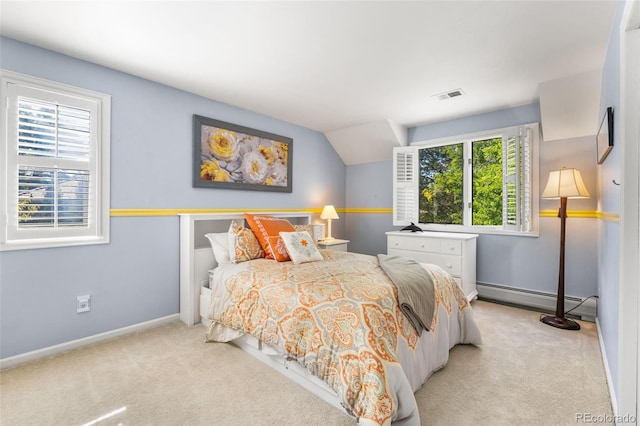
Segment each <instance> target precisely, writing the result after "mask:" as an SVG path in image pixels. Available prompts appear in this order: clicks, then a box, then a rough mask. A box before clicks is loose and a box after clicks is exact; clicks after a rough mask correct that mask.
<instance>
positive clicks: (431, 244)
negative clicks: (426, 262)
mask: <svg viewBox="0 0 640 426" xmlns="http://www.w3.org/2000/svg"><path fill="white" fill-rule="evenodd" d="M387 244H388V245H389V247H388V248H389V249H397V250H415V251H422V252H430V253H443V254H453V255H457V256H460V255H461V254H462V241H459V240H449V239H439V238H416V237H399V236H395V235H391V236H389V239H388V241H387Z"/></svg>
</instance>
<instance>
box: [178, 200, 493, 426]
mask: <svg viewBox="0 0 640 426" xmlns="http://www.w3.org/2000/svg"><path fill="white" fill-rule="evenodd" d="M263 215H265V216H267V215H268V216H271V217H273V218H279V219H286V220H287V221H288V222H290V223H291V224H293V225H299V226H302V225H305V224H309V222H310V219H311V215H310V214H308V213H298V214H284V213H264V214H263ZM180 223H181V233H180V235H181V237H180V238H181V250H180V252H181V280H180V281H181V286H180V290H181V300H180V306H181V312H180V315H181V318H182V319H183V321H184V322H185V323H187V324H194V323H197V322H202V323H203V325H204V326H205V327H206V340H207V341H215V342H232V343H234V344H236V345H237V346H239V347H240V348H242V349H243V350H245V351H247V352H249V353H250V354H251V355H253V356H255V357H256V358H258V359H260V360H262V361H263V362H265V363H266V364H268V365H270V366H271V367H273V368H276V369H278V370H279V371H280V372H281V373H283V374H285V375H286V376H287V377H289V378H291V379H292V380H294V381H296V382H297V383H299V384H301V385H302V386H304V387H305V388H306V389H308V390H310V391H312V392H313V393H315V394H316V395H318V396H320V397H321V398H323V399H324V400H325V401H327V402H329V403H331V404H332V405H334V406H335V407H337V408H339V409H341V410H343V411H345V412H346V413H347V414H349V415H351V416H352V417H353V418H354V419H355V420H357V422H358V423H359V424H365V425H368V424H372V425H373V424H390V423H393V424H416V425H418V424H420V416H419V413H418V408H417V404H416V401H415V398H414V396H413V393H414V392H415V391H417V390H418V389H419V388H420V387H421V386H422V384H423V383H424V382H425V381H426V380H427V378H428V377H429V376H430V375H431V374H433V373H434V372H435V371H437V370H438V369H440V368H442V367H444V366H445V364H446V362H447V360H448V356H449V350H450V349H451V348H452V347H453V346H454V345H456V344H459V343H465V344H480V343H481V338H480V333H479V330H478V328H477V326H476V324H475V322H474V320H473V312H472V310H471V307H470V305H469V303H468V301H467V299H466V297H465V295H464V293H463V292H462V290H461V289H460V288H459V287H458V286H457V284H456V283H455V281H454V280H453V278H452V277H451V276H450V275H449V274H447V273H446V272H444V271H443V270H442V269H441V268H439V267H437V266H434V265H425V264H420V267H421V269H423V270H424V271H423V272H425V273H426V274H427V275H428V276H429V277H430V278H431V279H432V281H433V283H434V292H435V293H434V294H435V304H434V308H433V309H434V311H435V312H434V314H433V320H432V321H431V322H429V324H428V325H427V326H426V327H427V328H428V329H429V330H421V331H420V333H418V332H417V331H416V328H415V327H414V326H413V325H412V323H411V321H410V320H409V319H408V318H409V317H407V316H406V315H403V312H402V309H401V307H400V304H399V303H398V289H397V288H396V286H395V285H394V283H393V282H392V279H391V278H390V277H389V275H387V273H385V270H383V268H382V267H381V266H380V263H381V262H382V261H384V260H385V259H383V257H380V258H379V257H378V256H369V255H362V254H357V253H345V252H338V251H332V250H317V252H318V253H319V254H320V257H321V258H320V259H319V258H317V254H315V252H316V251H315V250H313V253H314V254H312V256H313V257H314V260H313V261H304V262H300V261H297V262H294V261H275V260H273V259H264V258H253V259H248V260H247V261H242V262H239V263H234V262H227V261H226V260H225V261H224V262H220V264H218V262H217V261H216V258H220V256H222V255H221V254H220V252H215V250H213V247H214V245H213V242H212V241H211V238H212V237H211V235H214V234H217V235H219V236H222V235H223V233H224V232H225V230H228V229H229V228H230V227H231V226H232V223H234V225H233V227H235V228H241V227H242V226H244V227H245V229H246V228H248V226H246V224H245V223H244V215H243V214H220V215H181V218H180ZM285 234H287V233H285ZM291 234H292V236H297V235H298V233H291ZM205 235H208V236H209V240H207V238H205V237H204V236H205ZM283 236H284V234H283ZM287 236H288V235H287ZM292 257H293V256H292ZM297 260H299V259H297ZM429 318H431V317H429Z"/></svg>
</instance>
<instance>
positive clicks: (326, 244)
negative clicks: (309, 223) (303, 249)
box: [317, 238, 349, 251]
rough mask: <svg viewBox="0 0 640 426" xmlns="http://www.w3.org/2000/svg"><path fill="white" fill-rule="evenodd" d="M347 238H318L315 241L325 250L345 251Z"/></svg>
mask: <svg viewBox="0 0 640 426" xmlns="http://www.w3.org/2000/svg"><path fill="white" fill-rule="evenodd" d="M348 243H349V240H339V239H337V238H334V239H332V240H320V241H318V242H317V244H318V247H319V248H321V249H327V250H337V251H347V244H348Z"/></svg>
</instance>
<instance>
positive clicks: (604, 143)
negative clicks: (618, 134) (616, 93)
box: [596, 107, 613, 164]
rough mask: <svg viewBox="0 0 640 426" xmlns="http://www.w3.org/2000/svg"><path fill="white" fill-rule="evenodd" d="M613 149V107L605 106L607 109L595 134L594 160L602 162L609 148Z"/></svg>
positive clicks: (609, 150)
mask: <svg viewBox="0 0 640 426" xmlns="http://www.w3.org/2000/svg"><path fill="white" fill-rule="evenodd" d="M612 149H613V107H607V110H606V111H605V113H604V117H602V121H601V122H600V128H598V134H597V135H596V160H597V162H598V164H602V163H604V160H605V159H606V158H607V156H608V155H609V153H610V152H611V150H612Z"/></svg>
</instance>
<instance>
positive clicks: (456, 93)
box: [433, 89, 464, 101]
mask: <svg viewBox="0 0 640 426" xmlns="http://www.w3.org/2000/svg"><path fill="white" fill-rule="evenodd" d="M462 95H464V92H463V91H462V89H454V90H448V91H446V92H443V93H438V94H437V95H433V97H434V98H436V99H438V100H439V101H444V100H445V99H451V98H455V97H458V96H462Z"/></svg>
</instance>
